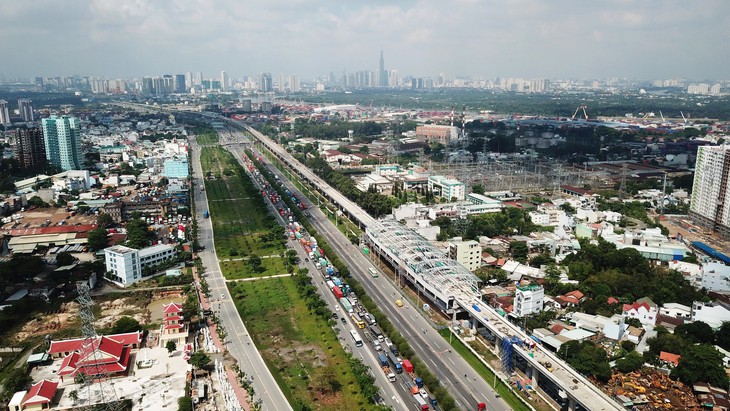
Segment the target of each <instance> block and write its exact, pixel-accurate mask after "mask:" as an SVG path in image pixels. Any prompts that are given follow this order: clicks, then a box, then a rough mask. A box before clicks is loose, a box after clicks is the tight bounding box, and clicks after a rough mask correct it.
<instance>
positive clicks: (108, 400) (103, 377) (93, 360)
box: [76, 282, 121, 411]
mask: <svg viewBox="0 0 730 411" xmlns="http://www.w3.org/2000/svg"><path fill="white" fill-rule="evenodd" d="M76 289H77V290H78V292H79V296H78V298H77V299H76V301H78V303H79V305H80V307H79V317H81V338H82V339H83V343H82V345H81V356H80V357H79V359H83V360H84V361H83V363H82V365H81V366H80V367H79V374H82V376H83V383H82V384H83V385H85V386H86V392H87V399H86V400H87V401H88V404H89V405H90V406H91V405H93V406H94V409H95V410H99V411H106V410H109V411H117V410H119V409H120V406H121V404H120V403H119V401H118V399H117V393H116V392H115V391H114V387H112V386H110V385H109V383H108V379H109V375H108V374H107V373H105V372H103V365H99V363H100V362H101V358H100V355H99V351H98V349H97V348H99V345H100V344H101V341H100V340H99V336H98V335H96V328H95V327H94V311H93V310H92V306H93V305H94V302H93V301H92V300H91V296H89V286H88V285H87V284H86V283H85V282H79V283H77V284H76ZM100 371H101V372H100Z"/></svg>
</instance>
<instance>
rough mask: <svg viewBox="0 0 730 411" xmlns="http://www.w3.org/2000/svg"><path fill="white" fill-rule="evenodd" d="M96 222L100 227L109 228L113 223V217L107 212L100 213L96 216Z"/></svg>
mask: <svg viewBox="0 0 730 411" xmlns="http://www.w3.org/2000/svg"><path fill="white" fill-rule="evenodd" d="M96 224H97V225H98V226H99V227H101V228H109V227H111V226H112V225H114V219H113V218H112V216H111V215H109V214H107V213H100V214H99V215H98V216H97V217H96Z"/></svg>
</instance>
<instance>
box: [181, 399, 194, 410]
mask: <svg viewBox="0 0 730 411" xmlns="http://www.w3.org/2000/svg"><path fill="white" fill-rule="evenodd" d="M177 411H193V399H192V398H190V397H180V398H178V399H177Z"/></svg>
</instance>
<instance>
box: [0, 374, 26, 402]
mask: <svg viewBox="0 0 730 411" xmlns="http://www.w3.org/2000/svg"><path fill="white" fill-rule="evenodd" d="M31 382H33V379H32V378H30V376H29V375H28V374H26V372H25V367H20V368H15V367H13V368H12V370H10V372H9V373H8V376H7V377H6V378H5V381H4V382H3V397H6V399H10V396H11V395H13V393H15V392H17V391H22V390H24V389H26V387H27V386H28V385H29V384H30V383H31Z"/></svg>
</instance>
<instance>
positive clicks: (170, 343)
mask: <svg viewBox="0 0 730 411" xmlns="http://www.w3.org/2000/svg"><path fill="white" fill-rule="evenodd" d="M165 348H167V354H168V356H170V355H172V353H173V352H174V351H175V350H177V344H175V341H172V340H170V341H168V342H167V344H165Z"/></svg>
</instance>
